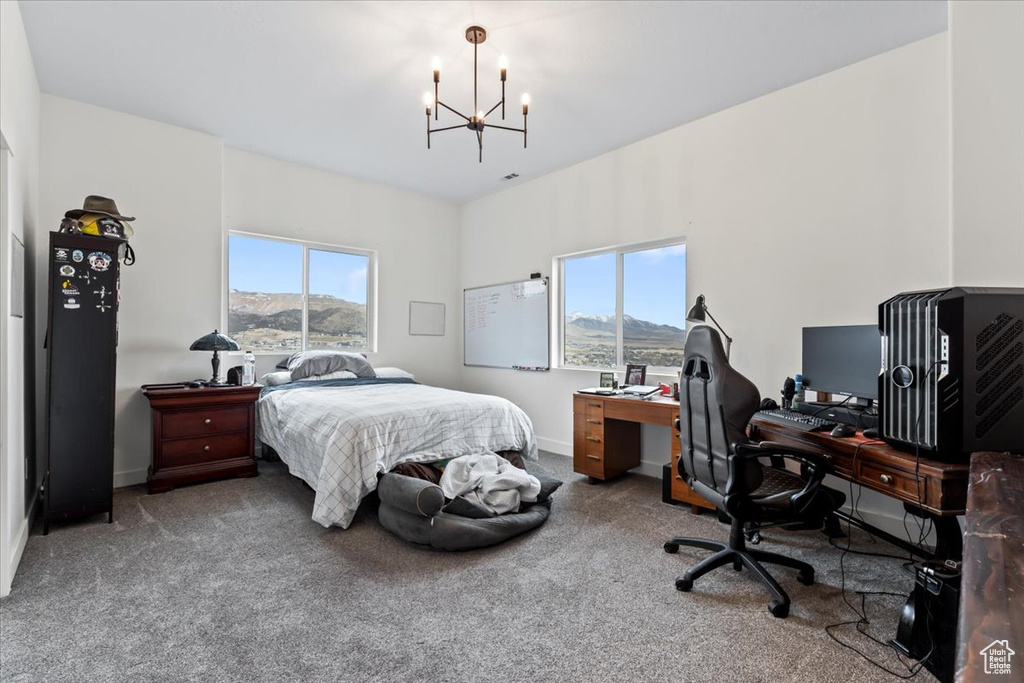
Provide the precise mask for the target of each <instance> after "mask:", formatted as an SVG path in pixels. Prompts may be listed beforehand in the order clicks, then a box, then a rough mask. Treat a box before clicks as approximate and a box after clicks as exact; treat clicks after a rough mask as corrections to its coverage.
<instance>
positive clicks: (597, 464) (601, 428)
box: [572, 394, 713, 513]
mask: <svg viewBox="0 0 1024 683" xmlns="http://www.w3.org/2000/svg"><path fill="white" fill-rule="evenodd" d="M677 417H679V401H674V400H672V399H669V398H661V397H658V398H654V399H651V400H640V399H636V398H624V397H619V396H600V395H594V394H575V395H574V396H573V449H572V451H573V455H572V465H573V471H574V472H577V473H579V474H585V475H587V476H588V477H590V479H591V481H595V480H605V479H611V478H612V477H616V476H618V475H620V474H622V473H623V472H625V471H626V470H629V469H632V468H633V467H637V466H639V465H640V425H641V424H656V425H664V426H666V427H668V428H669V429H671V430H672V448H671V453H670V458H671V472H672V474H674V475H675V476H673V477H672V478H671V479H670V485H669V486H666V492H667V493H668V494H669V498H668V499H666V500H665V502H675V503H684V504H686V505H689V506H690V509H691V511H692V512H694V513H696V512H699V511H700V510H701V509H707V510H711V509H713V506H712V505H711V504H710V503H708V502H707V501H706V500H704V499H703V498H701V497H700V496H698V495H697V494H696V493H694V492H693V489H691V488H690V487H689V486H687V485H686V482H685V481H683V479H682V477H680V476H679V474H678V473H677V471H676V460H678V458H679V432H678V431H677V430H676V429H675V426H674V425H675V421H676V418H677ZM663 497H664V496H663Z"/></svg>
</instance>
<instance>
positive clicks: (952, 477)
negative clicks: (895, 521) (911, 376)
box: [750, 416, 969, 560]
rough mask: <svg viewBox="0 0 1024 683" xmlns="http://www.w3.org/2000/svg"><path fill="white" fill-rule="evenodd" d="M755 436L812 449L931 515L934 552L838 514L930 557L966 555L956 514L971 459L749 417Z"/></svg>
mask: <svg viewBox="0 0 1024 683" xmlns="http://www.w3.org/2000/svg"><path fill="white" fill-rule="evenodd" d="M750 435H751V438H753V439H756V440H758V441H776V442H780V443H783V444H793V445H797V446H803V447H806V448H812V449H814V450H817V451H818V452H820V453H822V454H823V455H825V456H826V457H828V459H829V461H830V462H831V464H832V467H833V474H835V475H836V476H837V477H839V478H841V479H845V480H847V481H852V482H853V483H855V484H859V485H860V486H863V487H866V488H869V489H872V490H874V491H878V492H879V493H883V494H885V495H887V496H890V497H892V498H895V499H897V500H900V501H902V502H903V505H904V508H905V509H906V510H907V511H908V512H910V513H911V514H914V515H917V516H919V517H924V518H926V519H930V520H931V521H932V522H933V523H934V525H935V531H936V547H935V551H934V553H929V552H927V551H925V550H923V549H921V548H919V547H917V546H914V545H910V544H908V543H907V542H906V540H904V539H900V538H897V537H895V536H892V535H891V534H888V533H886V532H884V531H882V530H881V529H877V528H875V527H869V525H867V524H865V523H863V522H862V521H861V520H859V519H857V518H850V517H849V516H848V515H846V514H844V513H842V512H838V513H836V515H837V516H839V517H840V518H842V519H845V520H847V521H849V522H850V523H852V524H854V525H857V526H861V527H865V528H869V529H870V531H871V533H873V534H875V535H876V536H879V537H880V538H884V539H885V540H886V541H888V542H890V543H893V544H894V545H896V546H898V547H901V548H904V549H905V550H909V551H911V552H914V553H915V554H917V555H918V556H920V557H926V558H929V559H947V558H950V559H956V560H959V559H960V557H961V556H962V554H963V534H962V532H961V531H960V525H959V522H957V519H956V517H957V515H962V514H964V508H965V507H966V504H967V479H968V469H969V465H968V464H967V463H948V462H941V461H938V460H930V459H928V458H925V457H921V458H918V457H917V456H916V455H915V454H914V453H911V452H905V451H901V450H897V449H895V448H893V447H892V446H889V445H888V444H885V443H882V442H880V441H874V440H871V439H866V438H864V436H863V435H862V434H861V433H859V432H858V434H857V435H856V436H853V437H848V438H836V437H832V436H830V435H829V433H828V432H801V431H800V430H798V429H796V428H793V427H788V426H785V425H779V424H775V423H772V422H765V421H763V420H758V419H757V417H756V416H755V417H754V419H752V420H751V421H750Z"/></svg>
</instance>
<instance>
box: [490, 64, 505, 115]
mask: <svg viewBox="0 0 1024 683" xmlns="http://www.w3.org/2000/svg"><path fill="white" fill-rule="evenodd" d="M501 73H502V74H504V73H505V72H504V70H503V71H502V72H501ZM494 106H495V107H497V106H498V105H494ZM491 111H494V110H493V109H492V110H491ZM501 120H502V121H504V120H505V77H504V76H502V78H501Z"/></svg>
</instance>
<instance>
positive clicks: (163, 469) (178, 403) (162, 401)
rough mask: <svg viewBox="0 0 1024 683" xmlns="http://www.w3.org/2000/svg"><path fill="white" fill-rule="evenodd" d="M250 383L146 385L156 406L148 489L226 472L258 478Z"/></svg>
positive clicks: (255, 394)
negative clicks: (175, 385)
mask: <svg viewBox="0 0 1024 683" xmlns="http://www.w3.org/2000/svg"><path fill="white" fill-rule="evenodd" d="M262 389H263V386H262V385H259V384H256V385H253V386H250V387H235V386H231V387H199V388H188V387H185V388H166V385H155V384H146V385H143V387H142V393H143V394H144V395H145V396H146V398H148V399H149V405H150V407H151V408H152V409H153V462H152V464H151V465H150V468H149V479H148V481H149V492H150V493H162V492H164V491H170V490H171V489H172V488H174V487H175V486H178V485H180V484H192V483H196V482H202V481H210V480H212V479H224V478H227V477H255V476H256V474H257V473H258V472H257V468H256V457H255V446H256V437H255V428H256V399H257V398H259V395H260V391H261V390H262Z"/></svg>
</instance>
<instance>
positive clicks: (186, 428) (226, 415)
mask: <svg viewBox="0 0 1024 683" xmlns="http://www.w3.org/2000/svg"><path fill="white" fill-rule="evenodd" d="M248 428H249V406H247V405H238V406H228V407H226V408H204V409H201V410H176V411H167V412H165V413H164V414H163V417H162V430H161V432H162V434H161V435H162V437H163V438H164V439H180V438H184V437H190V436H204V435H206V434H222V433H224V432H239V431H245V430H247V429H248Z"/></svg>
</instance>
